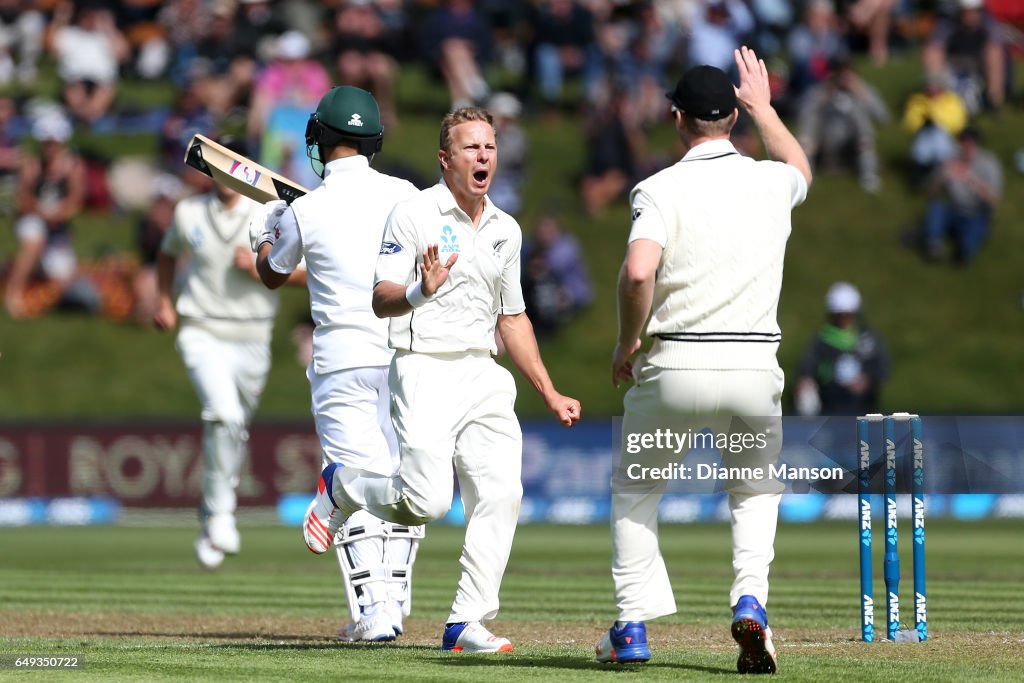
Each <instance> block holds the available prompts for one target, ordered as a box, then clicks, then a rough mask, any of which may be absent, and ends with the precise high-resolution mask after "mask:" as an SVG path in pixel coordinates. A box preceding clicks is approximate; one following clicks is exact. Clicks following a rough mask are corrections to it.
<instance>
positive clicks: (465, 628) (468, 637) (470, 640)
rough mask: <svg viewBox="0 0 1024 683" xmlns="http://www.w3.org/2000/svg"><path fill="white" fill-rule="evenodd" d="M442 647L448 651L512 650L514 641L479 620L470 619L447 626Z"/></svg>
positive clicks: (442, 639)
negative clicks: (492, 631)
mask: <svg viewBox="0 0 1024 683" xmlns="http://www.w3.org/2000/svg"><path fill="white" fill-rule="evenodd" d="M441 649H442V650H444V651H446V652H512V642H511V641H510V640H509V639H508V638H500V637H498V636H496V635H494V634H493V633H491V632H490V631H488V630H487V629H486V628H484V626H483V624H481V623H480V622H479V621H470V622H466V623H458V624H448V625H447V626H445V627H444V636H443V637H442V638H441Z"/></svg>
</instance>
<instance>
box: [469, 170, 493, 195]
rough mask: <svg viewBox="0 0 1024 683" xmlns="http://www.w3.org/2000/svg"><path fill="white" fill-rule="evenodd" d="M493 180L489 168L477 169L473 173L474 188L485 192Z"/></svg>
mask: <svg viewBox="0 0 1024 683" xmlns="http://www.w3.org/2000/svg"><path fill="white" fill-rule="evenodd" d="M490 179H491V170H490V169H489V168H477V169H476V170H475V171H473V187H475V188H478V189H481V190H484V189H486V188H487V185H488V183H489V181H490Z"/></svg>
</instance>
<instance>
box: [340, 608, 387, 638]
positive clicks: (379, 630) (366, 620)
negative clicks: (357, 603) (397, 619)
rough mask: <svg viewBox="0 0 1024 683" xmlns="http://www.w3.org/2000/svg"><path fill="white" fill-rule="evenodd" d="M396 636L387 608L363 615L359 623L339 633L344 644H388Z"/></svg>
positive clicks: (349, 625) (350, 625) (346, 627)
mask: <svg viewBox="0 0 1024 683" xmlns="http://www.w3.org/2000/svg"><path fill="white" fill-rule="evenodd" d="M395 635H396V634H395V629H394V627H393V626H392V625H391V614H390V612H389V611H388V609H387V608H380V609H377V610H376V611H374V612H370V613H364V614H362V615H361V616H360V618H359V621H357V622H355V623H354V624H348V625H347V626H345V627H343V628H342V629H341V630H340V631H338V640H340V641H342V642H343V643H356V642H359V641H363V642H368V643H387V642H391V641H392V640H394V639H395Z"/></svg>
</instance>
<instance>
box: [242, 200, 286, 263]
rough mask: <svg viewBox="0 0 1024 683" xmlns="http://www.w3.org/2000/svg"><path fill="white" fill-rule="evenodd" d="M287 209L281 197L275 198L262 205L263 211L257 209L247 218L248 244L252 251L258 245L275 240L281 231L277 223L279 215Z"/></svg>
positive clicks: (258, 247)
mask: <svg viewBox="0 0 1024 683" xmlns="http://www.w3.org/2000/svg"><path fill="white" fill-rule="evenodd" d="M287 210H288V204H287V202H285V201H284V200H283V199H276V200H274V201H272V202H267V203H266V204H264V205H263V211H258V212H256V213H254V214H253V215H252V218H250V219H249V246H250V247H252V250H253V251H254V252H256V251H259V249H260V245H263V244H267V243H269V244H271V245H273V244H274V242H276V241H277V238H278V237H280V235H281V232H280V231H279V230H278V227H277V226H278V223H280V222H281V216H283V215H284V212H285V211H287Z"/></svg>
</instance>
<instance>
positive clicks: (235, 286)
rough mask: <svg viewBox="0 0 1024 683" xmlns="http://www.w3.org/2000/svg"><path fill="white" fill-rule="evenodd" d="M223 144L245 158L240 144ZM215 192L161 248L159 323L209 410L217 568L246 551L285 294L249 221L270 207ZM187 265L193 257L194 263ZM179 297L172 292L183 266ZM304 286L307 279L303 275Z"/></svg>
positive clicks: (182, 209) (209, 507)
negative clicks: (257, 251) (270, 283)
mask: <svg viewBox="0 0 1024 683" xmlns="http://www.w3.org/2000/svg"><path fill="white" fill-rule="evenodd" d="M220 142H221V144H223V145H225V146H226V147H229V148H230V149H232V150H233V151H235V152H238V153H239V154H243V155H244V154H245V149H244V148H243V147H242V145H241V143H240V142H235V141H233V140H230V139H222V140H221V141H220ZM212 185H213V189H212V191H210V192H208V193H206V194H202V195H197V196H193V197H188V198H187V199H183V200H181V201H180V202H178V205H177V206H176V207H175V209H174V221H173V223H172V224H171V227H170V228H169V229H168V230H167V233H166V234H165V235H164V238H163V241H162V242H161V244H160V253H159V256H158V261H157V286H158V289H159V303H158V306H157V312H156V314H155V315H154V318H153V321H154V323H156V326H157V327H159V328H160V329H163V330H172V329H174V328H175V327H178V337H177V341H176V344H175V345H176V347H177V349H178V353H180V354H181V358H182V360H183V361H184V363H185V368H186V369H187V370H188V375H189V378H190V379H191V380H192V385H193V387H195V390H196V394H197V395H198V397H199V402H200V403H201V404H202V420H203V446H202V450H203V480H202V503H201V506H200V509H199V515H200V520H201V523H202V533H201V534H200V536H199V538H198V539H197V540H196V542H195V552H196V558H197V559H198V560H199V563H200V564H201V565H202V566H203V567H205V568H207V569H215V568H217V567H218V566H220V564H221V563H222V562H223V561H224V555H225V554H227V555H233V554H235V553H237V552H238V551H239V549H240V546H241V540H240V538H239V534H238V528H237V526H236V524H235V508H236V506H237V496H236V489H237V487H238V480H239V474H240V472H241V469H242V465H243V461H244V459H245V457H246V453H247V442H248V439H249V433H248V427H249V422H250V420H251V419H252V415H253V413H254V412H255V410H256V406H257V404H258V403H259V400H260V394H261V393H262V392H263V386H264V384H265V383H266V379H267V373H268V372H269V371H270V338H271V334H272V332H273V327H274V317H275V316H276V314H277V307H278V295H277V293H276V292H270V291H268V290H267V289H266V288H265V287H263V286H262V285H261V284H260V283H259V282H258V281H256V280H255V279H253V278H252V276H251V275H250V272H249V269H250V268H251V261H252V255H251V254H248V261H249V262H250V263H248V264H246V263H242V262H240V261H238V258H239V252H240V251H242V252H243V253H245V252H248V250H249V221H250V218H251V217H252V216H253V215H254V214H256V215H261V214H262V212H263V207H262V206H261V205H260V204H257V203H256V202H254V201H252V200H251V199H248V198H246V197H243V196H242V195H240V194H238V193H237V192H235V191H234V190H231V189H229V188H227V187H224V186H223V185H220V184H217V183H213V184H212ZM186 257H187V258H186ZM181 261H186V263H185V265H184V270H183V272H181V273H180V289H179V291H178V294H177V299H176V300H174V299H173V294H172V290H173V289H174V285H175V275H176V273H177V270H178V265H179V262H181ZM294 282H295V284H303V283H304V272H303V271H300V272H297V273H296V274H295V276H294Z"/></svg>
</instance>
